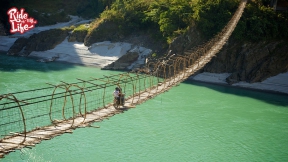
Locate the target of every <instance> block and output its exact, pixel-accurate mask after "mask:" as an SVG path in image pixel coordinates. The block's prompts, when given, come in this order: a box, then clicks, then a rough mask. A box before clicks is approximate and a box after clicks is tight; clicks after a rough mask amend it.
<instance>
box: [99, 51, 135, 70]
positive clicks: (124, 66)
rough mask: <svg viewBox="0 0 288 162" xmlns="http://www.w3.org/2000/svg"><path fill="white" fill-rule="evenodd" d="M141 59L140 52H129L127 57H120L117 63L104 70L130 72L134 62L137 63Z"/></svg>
mask: <svg viewBox="0 0 288 162" xmlns="http://www.w3.org/2000/svg"><path fill="white" fill-rule="evenodd" d="M138 57H139V53H138V52H129V51H128V52H127V53H126V54H125V55H123V56H122V57H120V58H119V59H118V60H117V61H115V62H113V63H111V64H109V65H107V66H105V67H103V68H102V69H103V70H128V66H130V65H131V64H132V63H133V62H135V61H136V60H137V59H138Z"/></svg>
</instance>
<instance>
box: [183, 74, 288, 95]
mask: <svg viewBox="0 0 288 162" xmlns="http://www.w3.org/2000/svg"><path fill="white" fill-rule="evenodd" d="M187 81H188V82H190V83H193V82H196V83H205V84H209V85H218V86H223V87H228V88H234V89H245V90H250V91H255V92H264V93H270V94H275V95H283V96H288V93H284V92H278V91H273V90H265V89H257V88H251V87H240V86H233V85H229V84H224V83H216V82H207V81H201V80H194V79H191V78H188V79H187Z"/></svg>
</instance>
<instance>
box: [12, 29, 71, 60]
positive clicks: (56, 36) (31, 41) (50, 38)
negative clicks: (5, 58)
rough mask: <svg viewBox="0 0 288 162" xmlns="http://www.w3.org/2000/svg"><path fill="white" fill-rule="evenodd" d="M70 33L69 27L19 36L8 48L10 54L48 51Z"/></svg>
mask: <svg viewBox="0 0 288 162" xmlns="http://www.w3.org/2000/svg"><path fill="white" fill-rule="evenodd" d="M68 34H69V30H67V29H51V30H47V31H43V32H40V33H37V34H33V35H31V36H30V37H29V38H22V37H21V38H18V39H17V40H16V42H15V43H14V44H13V46H11V48H10V49H9V50H8V55H24V56H28V55H29V54H30V53H31V52H32V51H46V50H50V49H53V48H54V47H55V46H56V45H58V44H60V43H61V42H62V41H63V40H64V39H65V38H66V37H67V36H68Z"/></svg>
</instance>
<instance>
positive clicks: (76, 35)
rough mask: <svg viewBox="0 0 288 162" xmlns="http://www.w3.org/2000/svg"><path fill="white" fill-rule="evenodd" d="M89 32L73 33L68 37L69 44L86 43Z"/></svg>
mask: <svg viewBox="0 0 288 162" xmlns="http://www.w3.org/2000/svg"><path fill="white" fill-rule="evenodd" d="M87 32H88V31H87V30H81V31H73V32H72V33H71V34H70V35H69V37H68V42H75V41H77V42H84V39H85V37H86V35H87Z"/></svg>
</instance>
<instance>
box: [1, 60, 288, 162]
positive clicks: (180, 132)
mask: <svg viewBox="0 0 288 162" xmlns="http://www.w3.org/2000/svg"><path fill="white" fill-rule="evenodd" d="M112 73H114V74H115V73H117V72H113V71H101V70H100V69H99V68H94V67H84V66H76V65H71V64H64V63H38V62H36V61H34V60H32V59H28V58H22V57H8V56H6V55H0V94H3V93H9V92H15V91H21V90H29V89H33V88H40V87H44V86H46V85H45V83H47V82H49V83H53V84H57V83H59V82H60V81H66V82H73V81H76V78H83V79H85V78H89V77H91V76H93V77H102V76H103V75H109V74H112ZM111 93H112V92H111ZM94 126H100V128H79V129H76V130H74V132H73V134H64V135H61V136H58V137H55V138H53V139H52V140H47V141H42V142H41V143H40V144H38V145H36V147H33V148H32V149H28V148H25V149H22V150H18V151H16V152H12V153H10V154H8V155H6V156H5V158H3V159H0V161H1V162H2V161H3V162H23V161H25V162H26V161H29V162H30V161H32V162H34V161H35V162H48V161H51V162H96V161H97V162H98V161H99V162H109V161H111V162H113V161H119V162H130V161H131V162H134V161H135V162H136V161H137V162H142V161H143V162H148V161H165V162H178V161H179V162H188V161H189V162H190V161H192V162H193V161H196V162H198V161H201V162H218V161H219V162H231V161H237V162H238V161H240V162H250V161H251V162H252V161H253V162H254V161H255V162H258V161H259V162H260V161H261V162H262V161H267V162H268V161H269V162H272V161H273V162H275V161H277V162H278V161H279V162H284V161H288V96H285V95H278V94H269V93H264V92H257V91H251V90H245V89H236V88H231V87H224V86H219V85H212V84H204V83H199V82H192V81H185V82H183V83H181V84H180V85H179V86H176V87H173V88H172V89H171V90H169V91H168V92H166V93H163V94H161V95H159V96H157V97H156V98H153V99H151V100H148V101H147V102H145V103H143V104H141V105H137V107H136V108H134V109H130V110H128V111H125V113H121V114H118V115H115V116H113V117H111V118H109V119H105V120H104V121H102V122H96V123H94Z"/></svg>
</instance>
